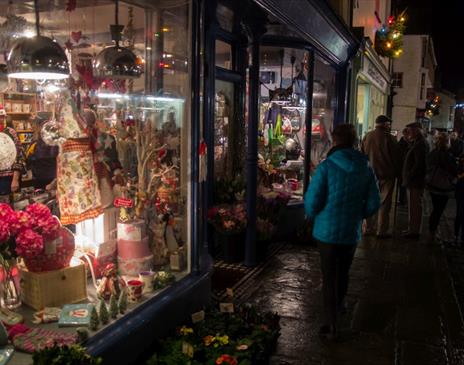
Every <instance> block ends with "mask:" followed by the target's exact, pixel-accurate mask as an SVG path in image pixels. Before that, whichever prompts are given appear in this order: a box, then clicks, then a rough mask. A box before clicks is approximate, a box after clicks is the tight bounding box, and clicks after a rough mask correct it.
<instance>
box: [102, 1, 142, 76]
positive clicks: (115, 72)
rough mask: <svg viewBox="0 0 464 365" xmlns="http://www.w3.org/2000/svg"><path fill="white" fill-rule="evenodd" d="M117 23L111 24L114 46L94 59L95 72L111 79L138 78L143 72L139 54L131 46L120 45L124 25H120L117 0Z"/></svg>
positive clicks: (107, 48)
mask: <svg viewBox="0 0 464 365" xmlns="http://www.w3.org/2000/svg"><path fill="white" fill-rule="evenodd" d="M114 18H115V23H116V24H112V25H110V33H111V39H112V40H113V41H114V42H115V45H114V46H109V47H106V48H104V49H103V50H102V51H101V52H100V53H99V54H98V56H97V57H96V59H95V61H94V73H95V75H96V76H98V77H104V78H111V79H136V78H138V77H140V75H141V74H142V67H141V65H140V63H139V62H138V59H137V56H136V55H135V54H134V52H132V51H131V50H130V49H129V48H126V47H120V46H119V41H120V40H121V33H122V31H123V29H124V26H123V25H119V1H118V0H115V16H114Z"/></svg>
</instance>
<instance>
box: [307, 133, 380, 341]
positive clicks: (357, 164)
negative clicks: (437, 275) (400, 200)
mask: <svg viewBox="0 0 464 365" xmlns="http://www.w3.org/2000/svg"><path fill="white" fill-rule="evenodd" d="M332 137H333V143H334V147H333V148H332V149H331V150H330V152H329V153H328V156H327V159H325V160H324V161H323V162H322V163H321V164H319V166H318V167H317V169H316V172H315V174H314V176H313V178H312V180H311V183H310V185H309V188H308V190H307V192H306V194H305V211H306V214H307V216H308V218H309V220H310V221H312V222H314V229H313V237H314V238H315V239H316V241H318V243H319V249H320V255H321V268H322V279H323V289H322V290H323V299H324V309H325V320H326V322H325V324H324V325H323V326H322V327H321V329H320V335H322V336H327V337H328V338H333V339H334V338H335V337H336V333H337V331H336V320H337V311H338V310H339V309H341V308H342V307H343V304H344V297H345V295H346V291H347V288H348V277H349V270H350V266H351V262H352V260H353V255H354V252H355V249H356V244H357V243H358V241H359V240H360V238H361V223H362V221H363V219H366V218H368V217H370V216H372V215H374V214H375V213H376V212H377V210H378V209H379V207H380V194H379V189H378V186H377V182H376V179H375V175H374V172H373V170H372V168H371V167H370V166H369V161H368V159H367V157H366V156H365V155H363V154H362V153H361V152H359V151H357V150H355V149H354V145H355V143H356V139H357V138H356V131H355V129H354V127H353V125H351V124H340V125H338V126H336V127H335V129H334V131H333V133H332Z"/></svg>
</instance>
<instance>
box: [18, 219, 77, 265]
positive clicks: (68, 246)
mask: <svg viewBox="0 0 464 365" xmlns="http://www.w3.org/2000/svg"><path fill="white" fill-rule="evenodd" d="M74 247H75V244H74V236H73V234H72V233H71V232H70V231H69V230H68V229H66V228H65V227H61V228H60V230H59V232H58V234H57V236H56V237H55V238H54V239H50V240H47V241H46V242H44V252H43V253H42V254H41V255H38V256H36V257H29V258H26V257H24V263H25V264H26V267H27V269H28V270H29V271H31V272H42V271H52V270H60V269H64V268H65V267H68V266H69V263H70V261H71V258H72V256H73V254H74Z"/></svg>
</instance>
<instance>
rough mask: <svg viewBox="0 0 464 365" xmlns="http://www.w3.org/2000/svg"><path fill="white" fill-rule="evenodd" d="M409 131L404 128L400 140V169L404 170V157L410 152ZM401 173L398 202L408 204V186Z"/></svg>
mask: <svg viewBox="0 0 464 365" xmlns="http://www.w3.org/2000/svg"><path fill="white" fill-rule="evenodd" d="M408 133H409V129H408V128H403V135H402V136H401V138H400V140H399V142H398V151H399V156H400V158H399V162H400V164H401V169H400V171H402V170H403V162H404V158H405V157H406V154H407V153H408V150H409V142H408V139H409V137H408ZM401 175H402V174H401V173H400V174H399V176H398V189H399V198H398V204H399V205H405V204H406V188H405V187H404V186H403V179H402V176H401Z"/></svg>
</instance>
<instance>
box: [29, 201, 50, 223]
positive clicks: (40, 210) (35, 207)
mask: <svg viewBox="0 0 464 365" xmlns="http://www.w3.org/2000/svg"><path fill="white" fill-rule="evenodd" d="M26 212H27V213H29V215H30V216H31V217H32V219H33V222H34V224H35V222H38V221H39V220H45V219H48V218H50V217H51V216H52V213H51V212H50V209H48V207H47V206H46V205H44V204H40V203H34V204H31V205H29V206H28V207H27V208H26Z"/></svg>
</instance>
